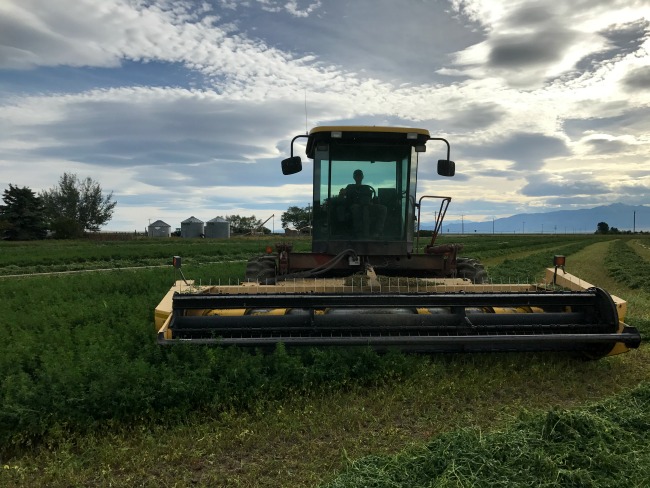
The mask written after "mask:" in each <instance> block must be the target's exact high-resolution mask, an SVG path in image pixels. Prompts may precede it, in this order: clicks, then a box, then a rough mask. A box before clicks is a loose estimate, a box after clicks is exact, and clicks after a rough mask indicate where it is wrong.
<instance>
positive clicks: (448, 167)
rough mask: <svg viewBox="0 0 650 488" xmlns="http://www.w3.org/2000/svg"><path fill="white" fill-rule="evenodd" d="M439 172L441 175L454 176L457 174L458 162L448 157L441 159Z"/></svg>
mask: <svg viewBox="0 0 650 488" xmlns="http://www.w3.org/2000/svg"><path fill="white" fill-rule="evenodd" d="M438 174H439V175H440V176H454V175H455V174H456V163H454V162H453V161H449V160H448V159H439V160H438Z"/></svg>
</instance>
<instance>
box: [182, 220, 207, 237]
mask: <svg viewBox="0 0 650 488" xmlns="http://www.w3.org/2000/svg"><path fill="white" fill-rule="evenodd" d="M203 236H204V234H203V221H202V220H200V219H197V218H196V217H194V216H193V215H192V216H191V217H190V218H189V219H185V220H183V221H182V222H181V237H203Z"/></svg>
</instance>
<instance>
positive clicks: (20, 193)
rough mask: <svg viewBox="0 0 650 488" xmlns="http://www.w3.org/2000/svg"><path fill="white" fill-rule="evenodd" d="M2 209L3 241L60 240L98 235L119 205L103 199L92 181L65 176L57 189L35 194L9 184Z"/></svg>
mask: <svg viewBox="0 0 650 488" xmlns="http://www.w3.org/2000/svg"><path fill="white" fill-rule="evenodd" d="M2 200H3V201H4V205H0V237H3V238H4V239H8V240H33V239H44V238H45V237H46V236H47V235H48V234H49V233H51V234H52V235H53V236H54V237H56V238H58V239H71V238H76V237H81V236H83V234H84V233H85V232H97V231H98V230H99V229H100V228H101V227H102V226H103V225H105V224H106V223H107V222H109V221H110V219H111V218H112V216H113V211H114V209H115V206H116V205H117V202H116V201H114V200H113V192H111V193H109V194H108V195H104V193H103V191H102V188H101V186H100V184H99V183H97V182H96V181H94V180H93V179H92V178H90V177H87V178H85V179H80V178H79V177H77V175H76V174H73V173H63V175H62V176H61V178H60V179H59V182H58V184H57V185H55V186H53V187H52V188H50V189H49V190H43V191H41V192H40V193H39V194H36V193H35V192H34V191H33V190H31V189H30V188H29V187H26V186H23V187H19V186H16V185H12V184H9V188H7V189H6V190H4V193H3V197H2Z"/></svg>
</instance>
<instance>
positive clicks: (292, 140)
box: [291, 134, 309, 157]
mask: <svg viewBox="0 0 650 488" xmlns="http://www.w3.org/2000/svg"><path fill="white" fill-rule="evenodd" d="M301 137H309V134H300V135H297V136H296V137H294V138H293V139H291V157H293V142H294V141H295V140H296V139H300V138H301Z"/></svg>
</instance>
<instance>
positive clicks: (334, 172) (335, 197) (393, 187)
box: [314, 143, 415, 240]
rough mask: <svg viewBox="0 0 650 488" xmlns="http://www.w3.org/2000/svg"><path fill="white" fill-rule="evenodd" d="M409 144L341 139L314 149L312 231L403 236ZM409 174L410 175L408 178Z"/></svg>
mask: <svg viewBox="0 0 650 488" xmlns="http://www.w3.org/2000/svg"><path fill="white" fill-rule="evenodd" d="M410 154H411V147H410V146H396V145H385V146H384V145H376V144H373V145H359V144H358V143H357V144H354V145H345V144H340V143H339V144H336V143H331V144H329V145H323V146H322V147H319V148H317V149H316V152H315V158H314V170H315V171H314V209H315V211H314V237H315V238H316V239H344V240H402V239H404V238H405V232H406V226H405V225H404V224H405V222H406V221H407V219H406V216H407V214H408V213H409V209H408V199H407V198H406V194H407V189H408V185H409V183H410V184H411V185H412V186H414V184H415V181H411V182H409V157H410ZM413 180H414V178H413Z"/></svg>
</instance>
